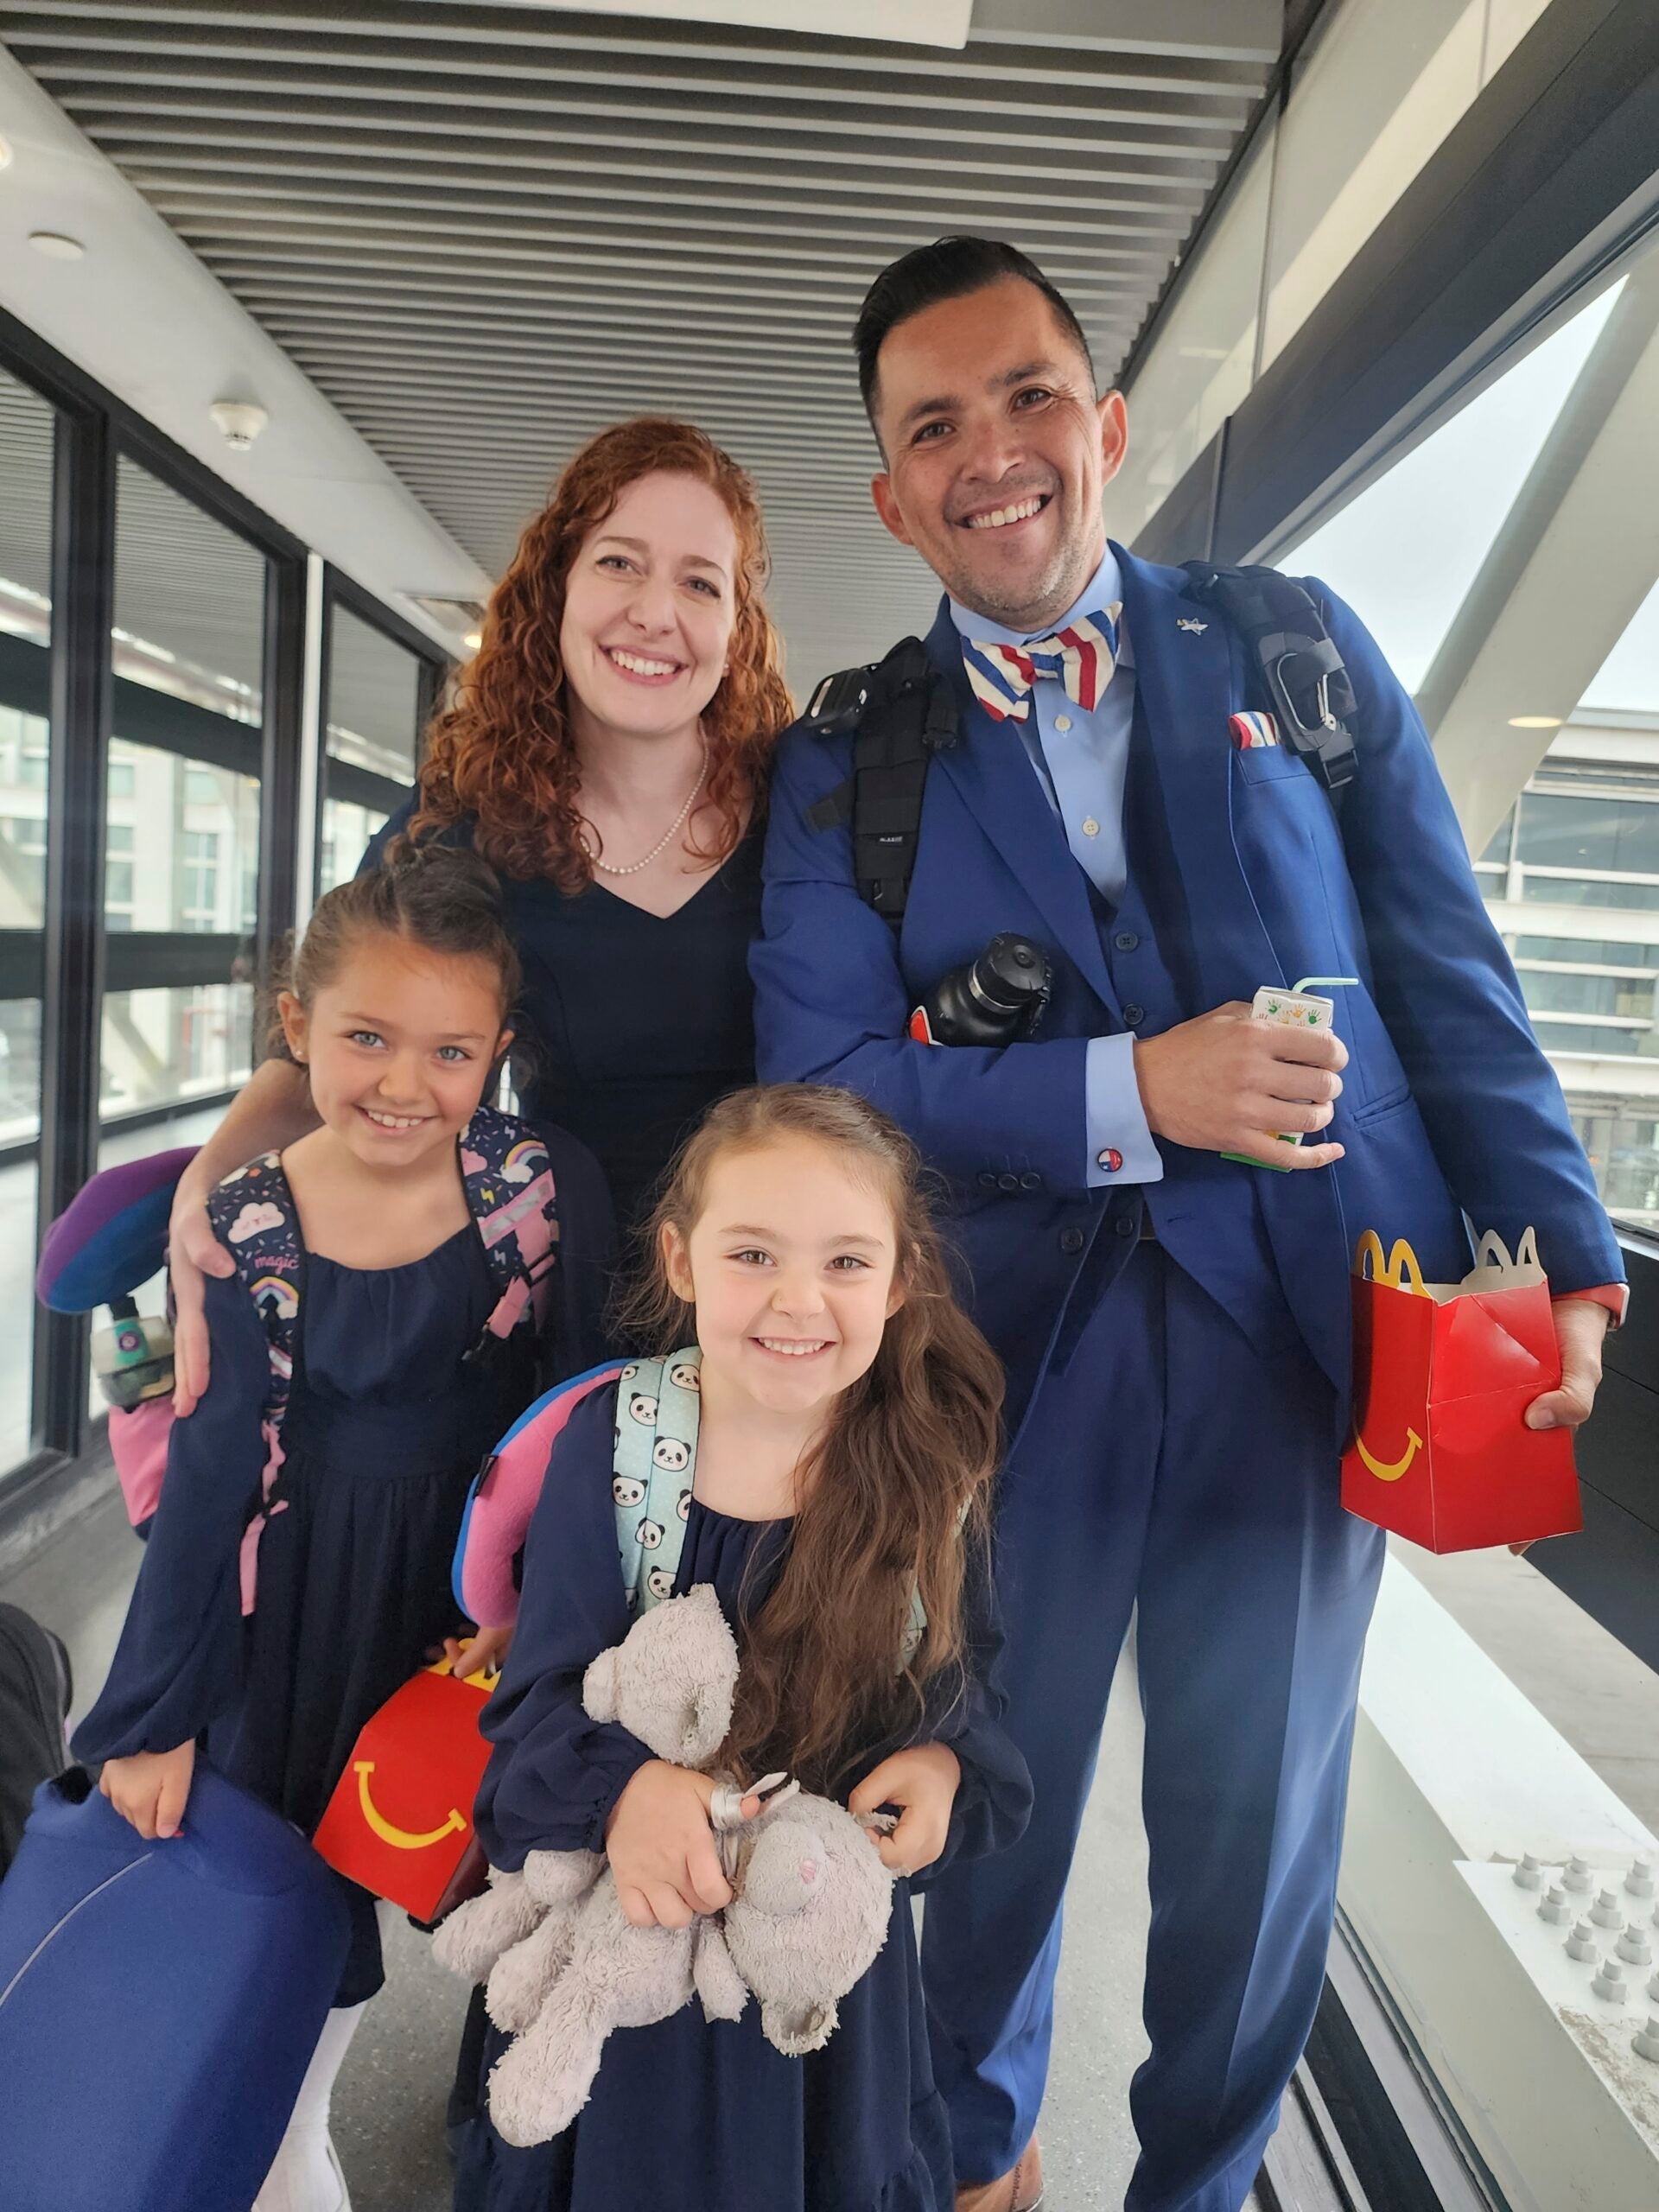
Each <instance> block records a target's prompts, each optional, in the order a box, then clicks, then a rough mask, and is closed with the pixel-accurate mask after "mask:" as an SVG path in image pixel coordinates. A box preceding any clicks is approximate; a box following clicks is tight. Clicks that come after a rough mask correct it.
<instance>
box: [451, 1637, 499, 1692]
mask: <svg viewBox="0 0 1659 2212" xmlns="http://www.w3.org/2000/svg"><path fill="white" fill-rule="evenodd" d="M511 1644H512V1630H511V1629H510V1628H475V1629H469V1630H467V1634H466V1635H465V1636H446V1637H444V1639H443V1656H444V1657H445V1658H446V1659H447V1660H448V1662H449V1671H450V1673H451V1674H452V1675H454V1678H455V1680H456V1681H458V1682H464V1681H466V1679H467V1675H499V1673H500V1671H501V1662H502V1661H503V1660H504V1659H505V1657H506V1656H507V1651H508V1649H509V1647H510V1646H511Z"/></svg>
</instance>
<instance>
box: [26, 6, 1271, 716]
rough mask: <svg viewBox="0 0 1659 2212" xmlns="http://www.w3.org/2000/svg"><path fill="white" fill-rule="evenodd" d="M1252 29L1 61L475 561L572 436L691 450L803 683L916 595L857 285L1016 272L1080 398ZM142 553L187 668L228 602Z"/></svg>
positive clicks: (564, 26)
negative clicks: (735, 531)
mask: <svg viewBox="0 0 1659 2212" xmlns="http://www.w3.org/2000/svg"><path fill="white" fill-rule="evenodd" d="M1275 12H1276V11H1275V10H1274V9H1273V8H1272V7H1270V6H1269V5H1268V4H1267V0H1232V4H1231V5H1230V7H1229V8H1227V9H1225V10H1224V9H1222V8H1220V7H1219V6H1205V5H1202V4H1198V0H978V3H977V4H976V19H977V20H978V22H979V23H980V24H981V25H982V26H988V27H989V28H988V29H985V31H984V33H983V35H982V31H981V29H975V30H974V31H973V32H971V33H970V35H969V41H968V44H967V46H966V47H965V48H963V50H962V51H961V52H960V53H952V54H945V53H941V52H938V51H935V50H931V49H928V48H922V47H918V46H915V45H911V44H908V43H903V44H900V43H893V42H886V41H878V40H849V39H842V38H837V37H833V36H826V37H815V36H808V35H794V34H791V33H787V32H782V31H777V32H772V31H762V30H758V29H753V27H746V26H741V25H725V24H710V23H699V22H669V21H664V20H660V19H647V18H639V17H628V16H620V15H618V16H582V15H580V14H574V13H569V12H566V11H564V10H559V11H557V12H553V11H550V10H545V9H540V8H535V7H524V6H513V5H512V4H496V5H488V6H476V5H470V4H464V3H463V0H337V4H333V5H325V4H323V0H66V4H64V5H62V6H60V7H52V6H46V5H39V4H35V5H27V4H23V0H0V38H3V39H4V40H5V41H7V43H8V44H9V46H10V48H11V49H12V51H13V52H14V53H15V54H16V55H17V57H18V58H19V60H21V61H22V64H23V66H24V67H27V68H29V69H30V70H31V71H32V72H33V73H35V76H36V77H37V78H38V79H40V81H41V83H42V84H43V85H44V86H46V87H47V88H48V91H49V92H51V93H52V95H53V96H54V98H55V99H57V100H58V101H59V102H60V105H62V106H63V107H64V108H65V109H66V111H67V112H68V113H69V114H70V115H71V116H72V117H73V118H74V120H75V121H76V123H77V124H79V127H80V128H81V129H82V130H83V131H85V132H86V135H87V137H89V138H90V139H91V140H92V143H93V145H94V146H95V147H97V148H98V149H99V151H100V152H101V153H102V154H103V155H104V156H105V157H106V158H108V159H109V160H111V161H112V162H114V163H115V164H116V166H117V167H118V168H119V169H121V170H122V171H123V172H124V175H126V176H127V177H128V178H129V180H130V181H131V182H132V184H133V185H134V186H135V188H137V190H138V191H140V192H141V193H143V195H144V196H145V198H146V199H147V200H149V203H150V205H151V206H152V207H154V208H155V209H156V212H157V213H158V214H159V215H160V216H161V217H162V219H163V220H164V221H166V222H168V224H169V225H170V226H171V227H172V228H173V230H174V232H175V234H176V235H177V236H178V237H179V238H180V239H181V241H182V242H183V244H184V245H186V246H188V248H189V249H190V250H191V251H193V252H194V253H195V254H196V256H197V257H198V258H199V259H200V261H202V262H203V263H204V264H206V265H207V267H208V268H209V269H210V270H212V271H213V274H214V275H215V276H216V277H218V278H219V281H220V282H221V283H224V284H225V285H226V287H227V288H228V289H230V291H231V292H232V294H233V295H234V296H235V297H236V298H237V299H238V301H239V302H241V304H242V305H243V306H244V307H245V308H246V309H247V311H248V312H249V313H250V314H251V315H252V316H253V317H254V318H255V319H256V320H257V321H258V322H259V323H261V324H262V325H263V327H264V329H265V330H266V331H267V332H268V333H269V334H270V336H271V338H272V339H273V340H275V341H276V342H277V344H278V345H279V346H282V347H283V349H284V351H285V352H286V353H288V354H289V358H290V359H292V360H293V361H294V363H295V364H296V366H297V368H298V369H299V370H300V371H301V372H302V373H304V374H305V375H307V376H308V377H309V378H311V380H312V382H313V383H314V384H315V385H316V387H317V388H318V390H319V391H321V392H322V393H323V394H324V395H325V396H326V397H327V398H328V399H329V400H330V401H331V402H332V403H333V404H334V406H335V407H336V408H337V409H338V410H339V411H340V414H341V415H342V416H344V417H345V418H346V421H347V422H348V423H351V424H352V425H353V427H354V428H355V429H357V430H358V432H359V435H362V436H363V437H364V438H365V439H366V440H367V442H368V443H369V444H370V445H371V446H372V447H373V448H375V450H376V451H377V452H378V454H380V455H381V456H382V458H383V459H384V460H385V461H386V462H387V463H388V465H389V466H390V467H392V468H393V469H394V470H395V471H396V472H397V474H398V475H399V476H400V477H401V478H402V480H404V483H405V484H406V485H408V486H409V487H410V492H411V493H412V495H413V496H414V497H415V498H416V499H417V500H419V501H420V502H422V503H423V505H425V506H426V507H427V509H428V510H429V512H431V513H432V514H434V515H435V517H436V518H438V520H439V521H440V522H442V524H444V525H445V526H446V527H447V528H448V529H449V530H450V531H452V532H453V533H454V535H455V536H456V537H458V538H459V540H460V541H461V543H463V544H464V545H465V546H467V549H468V550H470V551H471V552H472V553H474V556H476V557H477V558H478V559H479V560H480V562H481V563H484V564H485V565H486V566H487V567H489V568H491V569H499V567H500V566H501V565H502V564H503V563H505V561H506V559H507V558H508V557H509V556H510V555H511V552H512V547H513V544H514V543H515V541H516V538H517V536H518V531H519V530H520V528H521V527H522V526H523V524H524V522H525V520H526V519H527V518H529V517H530V515H531V514H532V513H533V512H535V511H536V509H537V507H538V506H539V505H541V504H542V502H543V499H545V497H546V493H547V487H548V486H549V485H550V482H551V481H552V480H553V479H554V478H555V477H556V474H557V473H558V471H559V469H560V468H561V467H562V466H563V463H564V462H565V461H567V460H568V459H569V455H570V454H571V453H572V452H573V451H574V450H575V448H576V447H577V446H578V445H579V444H580V443H581V442H582V441H583V440H585V439H586V438H588V437H589V436H590V435H593V433H594V431H595V430H597V429H600V428H601V427H602V426H603V425H604V424H605V423H607V422H609V421H613V420H615V419H616V418H617V417H618V416H621V415H625V414H627V413H630V412H642V413H645V412H648V413H653V414H664V415H673V416H679V417H682V418H684V419H690V420H691V421H695V422H698V423H702V425H703V426H704V427H705V428H706V429H708V430H709V433H710V435H713V436H714V437H715V438H716V439H717V440H718V441H719V442H721V444H723V445H724V446H725V447H726V448H728V451H730V452H731V453H732V454H733V455H734V457H735V458H736V459H737V460H738V461H741V462H742V463H743V464H744V465H745V466H746V467H748V468H750V469H751V470H752V472H753V474H754V477H755V480H756V482H757V485H758V486H759V487H760V493H761V495H762V498H763V500H764V502H765V505H766V511H767V515H768V520H769V534H770V538H771V543H772V554H773V586H772V590H773V600H774V604H775V605H776V606H777V607H778V608H779V612H780V615H781V618H782V619H783V620H784V621H785V625H786V626H787V628H788V632H789V648H790V651H789V661H790V666H791V669H792V670H793V671H796V674H797V677H798V678H800V677H804V678H809V679H810V677H814V676H816V675H817V674H819V673H822V672H823V670H824V669H825V668H826V667H830V666H836V665H842V664H845V663H846V662H847V661H849V660H850V659H851V658H855V656H857V655H858V654H859V653H860V652H868V650H871V649H873V648H874V647H876V646H877V645H880V643H881V642H882V641H883V639H885V638H886V637H887V635H888V634H890V632H891V630H892V627H893V623H894V622H895V621H901V622H909V623H911V624H913V625H914V624H922V623H925V620H926V617H927V607H928V603H929V601H930V598H931V592H932V588H933V587H932V584H931V578H929V577H928V575H927V574H926V571H925V569H923V567H922V566H921V564H920V563H919V562H918V561H917V559H916V558H915V556H913V555H912V554H911V553H909V552H907V551H906V550H905V549H903V548H900V547H899V546H898V545H896V544H895V543H893V541H892V540H891V539H889V538H888V537H887V536H886V535H885V533H883V532H882V531H880V526H879V524H877V523H876V521H875V518H874V515H873V514H872V512H871V510H870V502H869V490H868V482H869V477H870V474H871V472H872V470H873V468H874V467H877V466H878V465H879V456H878V454H877V452H876V448H875V445H874V439H873V436H872V435H871V432H870V429H869V426H868V423H867V422H866V421H865V419H864V415H863V410H862V409H861V405H860V403H859V398H858V392H857V386H856V381H855V377H854V374H853V362H852V355H851V347H850V343H849V340H850V334H851V327H852V322H853V320H854V317H855V314H856V311H857V308H858V306H859V304H860V302H861V299H862V297H863V295H864V291H865V289H866V288H867V286H868V282H869V280H870V278H871V277H873V276H874V273H875V271H876V270H878V269H879V268H880V267H881V266H882V264H884V263H886V262H887V261H888V260H891V259H892V258H893V257H895V256H896V255H898V254H899V253H902V252H903V251H906V249H907V248H908V247H909V246H911V245H914V244H915V243H917V242H918V240H920V239H923V238H929V237H937V236H939V235H942V234H944V233H947V232H957V231H982V232H990V233H993V234H995V235H998V236H1005V237H1008V238H1014V239H1015V240H1017V241H1018V242H1019V243H1020V245H1023V246H1024V247H1025V248H1026V249H1027V251H1030V252H1032V253H1033V254H1034V255H1035V256H1036V257H1038V259H1039V260H1040V261H1041V262H1042V264H1043V265H1044V266H1045V268H1046V269H1047V270H1049V271H1050V272H1051V274H1052V276H1053V277H1054V278H1055V280H1056V281H1057V282H1058V283H1059V284H1060V285H1061V286H1062V288H1063V289H1065V291H1066V293H1067V295H1068V296H1070V297H1071V298H1072V299H1073V300H1074V302H1075V303H1076V305H1077V310H1078V313H1079V315H1081V317H1082V320H1083V323H1084V329H1085V330H1086V332H1087V333H1088V334H1089V337H1090V342H1091V344H1092V345H1093V346H1094V347H1095V349H1096V365H1097V368H1098V369H1099V371H1100V372H1101V373H1102V375H1103V376H1104V377H1109V376H1111V375H1112V374H1113V373H1114V372H1116V367H1117V365H1118V362H1119V361H1120V360H1121V359H1122V355H1123V353H1124V352H1125V351H1126V350H1127V347H1128V343H1129V341H1130V340H1131V339H1132V338H1133V336H1134V334H1135V332H1136V330H1137V329H1138V328H1139V327H1140V326H1141V322H1142V321H1144V318H1145V315H1146V313H1147V309H1148V308H1149V306H1150V305H1151V303H1152V302H1153V301H1154V299H1155V298H1156V296H1158V293H1159V291H1160V289H1161V287H1162V285H1163V283H1164V282H1165V281H1166V277H1167V274H1168V271H1169V268H1170V266H1171V264H1172V263H1173V259H1174V258H1175V257H1176V256H1177V255H1178V254H1179V251H1181V249H1182V248H1183V246H1184V245H1185V242H1186V240H1187V239H1188V238H1189V237H1190V235H1191V232H1192V226H1193V225H1194V223H1195V221H1196V220H1197V219H1198V215H1199V213H1200V212H1201V210H1202V209H1203V207H1204V206H1205V202H1206V200H1207V198H1208V196H1209V194H1211V191H1212V189H1213V188H1214V185H1215V181H1216V179H1217V176H1218V175H1220V174H1221V172H1222V169H1223V168H1224V164H1225V163H1226V162H1227V161H1228V160H1229V159H1230V156H1232V154H1233V153H1234V151H1235V149H1236V146H1237V144H1238V142H1239V139H1240V137H1241V134H1242V133H1243V130H1245V129H1246V128H1247V127H1248V126H1249V122H1250V121H1251V119H1252V118H1253V117H1254V114H1255V111H1256V108H1257V106H1258V105H1259V103H1260V100H1261V99H1262V93H1263V90H1264V87H1265V86H1266V83H1267V81H1268V70H1269V68H1270V67H1271V65H1272V61H1273V59H1274V55H1273V53H1272V51H1271V50H1270V41H1269V40H1268V37H1267V35H1266V33H1267V27H1268V23H1269V20H1270V18H1272V17H1274V15H1275ZM1224 16H1225V18H1226V20H1225V21H1222V20H1221V19H1222V18H1223V17H1224ZM9 460H10V441H9V439H8V437H7V435H6V432H5V425H4V423H3V419H0V466H3V465H6V464H7V463H8V461H9ZM169 519H170V518H168V517H166V516H165V515H158V516H157V517H156V518H155V528H154V532H153V541H152V542H153V556H154V560H155V562H156V564H157V569H156V573H157V576H158V579H159V580H160V581H163V582H167V583H168V591H169V594H171V595H173V596H175V597H176V599H177V601H178V602H179V604H180V605H181V606H190V607H194V608H196V609H197V610H198V611H199V623H198V629H197V632H196V643H195V645H194V647H193V650H197V651H200V652H203V653H207V654H208V655H209V659H208V660H207V661H204V663H203V664H204V665H208V664H211V654H212V652H213V644H212V640H213V633H214V632H215V630H216V629H220V628H224V627H225V626H226V625H228V624H230V623H231V622H232V619H233V610H232V604H231V598H230V597H227V594H226V590H225V588H224V582H225V580H224V579H223V578H221V577H219V576H216V575H209V574H207V573H205V572H203V565H202V561H201V557H200V548H199V547H196V548H195V549H194V550H193V545H192V542H191V540H190V537H189V533H188V532H184V533H181V532H179V531H174V530H172V529H171V528H170V527H169ZM4 567H5V562H4V554H3V549H0V575H3V572H4ZM163 570H165V571H166V576H165V577H163V576H162V571H163ZM421 582H422V580H421V579H419V578H414V577H412V578H411V579H410V588H413V589H418V588H420V584H421ZM158 588H159V586H158ZM233 650H234V640H232V639H228V638H227V639H226V643H225V645H224V653H225V655H226V658H225V665H226V666H227V667H228V666H233V665H238V663H236V662H235V661H234V660H233V659H232V658H229V656H230V655H231V654H232V652H233ZM387 680H388V681H390V680H391V671H389V672H388V677H387ZM797 688H798V689H799V688H801V687H800V684H799V683H798V685H797ZM373 691H374V681H373V679H372V677H371V678H370V679H369V680H368V681H367V683H366V685H365V696H364V699H363V702H362V704H361V708H360V719H363V720H364V721H365V722H366V721H368V720H369V719H370V718H372V714H373V712H374V700H373Z"/></svg>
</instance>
